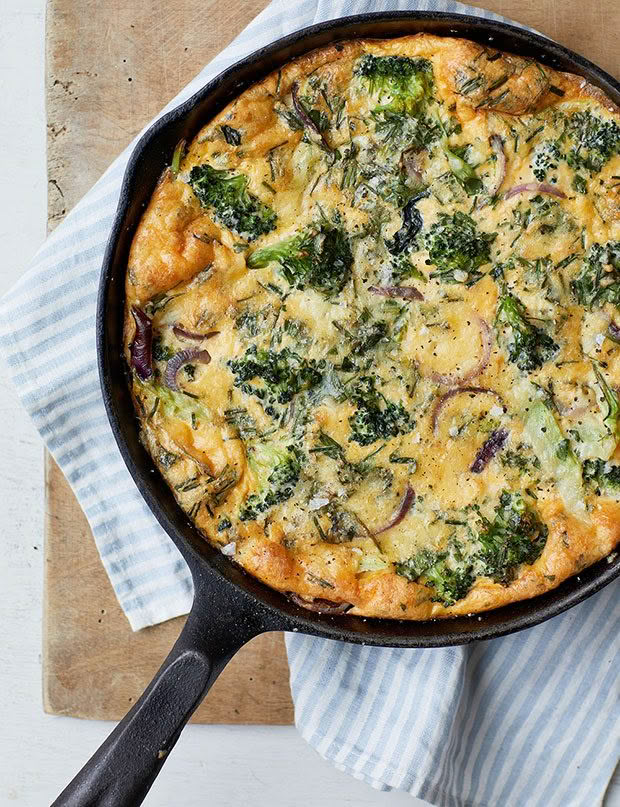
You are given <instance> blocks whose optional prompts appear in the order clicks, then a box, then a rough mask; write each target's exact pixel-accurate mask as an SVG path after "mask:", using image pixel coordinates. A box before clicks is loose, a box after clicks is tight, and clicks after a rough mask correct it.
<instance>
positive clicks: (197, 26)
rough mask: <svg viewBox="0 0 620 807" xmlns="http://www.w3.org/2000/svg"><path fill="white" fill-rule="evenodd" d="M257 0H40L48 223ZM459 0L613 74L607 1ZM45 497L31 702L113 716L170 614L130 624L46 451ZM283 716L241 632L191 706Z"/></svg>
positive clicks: (168, 630) (170, 632)
mask: <svg viewBox="0 0 620 807" xmlns="http://www.w3.org/2000/svg"><path fill="white" fill-rule="evenodd" d="M292 1H293V2H294V0H292ZM266 5H267V0H131V2H129V0H107V2H105V3H102V2H101V1H100V0H48V8H47V113H48V177H49V215H48V218H49V226H50V228H53V227H54V226H55V225H56V224H57V223H58V222H59V221H60V220H61V219H62V218H63V216H64V215H65V213H66V212H67V211H68V210H70V209H71V207H73V205H74V204H75V203H76V202H77V201H78V200H79V198H80V197H81V196H83V194H84V193H86V191H87V190H88V188H89V187H90V186H91V185H92V184H93V183H94V182H95V181H96V180H97V178H98V177H99V176H100V175H101V174H102V173H103V171H104V170H105V169H106V167H107V166H108V165H109V163H110V162H111V161H112V160H113V159H114V157H115V156H116V155H117V154H118V153H119V152H120V151H121V150H122V149H123V148H124V147H125V146H126V145H127V144H128V143H129V142H130V141H131V139H132V138H133V137H134V136H135V134H136V133H137V132H138V131H139V130H140V129H141V128H142V127H143V125H144V124H145V123H146V122H147V121H148V120H150V119H151V118H152V117H153V116H154V115H155V114H156V113H157V112H158V111H159V110H160V109H161V107H162V106H163V105H164V104H165V103H167V102H168V100H169V99H170V98H171V97H173V96H174V95H175V94H176V93H177V92H178V91H179V90H180V89H181V88H182V87H183V86H184V85H185V84H186V83H187V82H188V81H189V80H190V79H191V78H192V77H193V76H194V75H195V74H196V73H198V71H199V70H200V69H201V68H202V67H203V65H204V64H205V63H206V62H208V61H209V60H210V59H211V58H212V57H213V56H214V55H215V54H217V53H218V52H219V51H220V50H222V48H224V47H225V46H226V45H227V44H228V42H230V40H232V39H233V38H234V36H235V35H236V34H237V33H238V32H239V31H240V30H241V29H242V28H243V27H244V26H245V25H247V23H248V22H249V21H250V20H251V19H252V18H253V17H254V16H256V14H258V12H259V11H261V10H262V9H263V8H264V7H265V6H266ZM472 5H475V6H480V7H486V8H489V9H491V10H493V11H496V12H497V13H499V14H503V15H505V16H506V17H510V18H512V19H515V20H518V21H520V22H522V23H525V24H526V25H530V26H532V27H533V28H535V29H537V30H538V31H541V32H542V33H544V34H547V35H548V36H550V37H552V38H553V39H555V40H556V41H558V42H561V43H562V44H564V45H567V46H568V47H570V48H572V49H573V50H576V51H577V52H579V53H582V54H584V55H585V56H587V57H588V58H590V59H592V60H593V61H594V62H596V63H597V64H599V65H600V66H601V67H603V68H604V69H606V70H607V71H608V72H610V73H611V74H612V75H615V76H618V75H619V74H620V49H619V48H618V47H617V36H618V31H619V30H620V27H619V23H620V3H618V0H590V2H588V3H587V4H584V3H583V2H582V0H486V2H484V3H479V2H473V3H472ZM376 8H377V10H380V8H381V3H380V2H378V3H377V4H376ZM46 502H47V507H46V514H47V517H46V525H45V530H46V573H45V597H44V643H43V670H44V678H43V695H44V707H45V710H46V711H47V712H50V713H52V714H63V715H73V716H76V717H85V718H94V719H118V718H120V717H122V715H124V714H125V712H126V711H127V709H128V708H129V707H130V706H131V704H132V703H133V702H134V700H135V699H136V698H137V697H138V696H139V695H140V694H141V692H142V690H143V689H144V688H145V686H146V685H147V683H148V682H149V680H150V679H151V677H152V675H153V673H154V672H155V671H156V669H157V668H158V666H159V664H160V663H161V661H162V659H163V658H164V656H165V655H166V653H167V652H168V650H169V649H170V647H171V646H172V644H173V642H174V640H175V638H176V636H177V635H178V633H179V632H180V630H181V627H182V622H183V620H182V619H175V620H171V621H170V622H167V623H165V624H164V625H158V626H156V627H154V628H148V629H146V630H143V631H141V632H139V633H137V634H136V633H132V631H131V630H130V628H129V625H128V623H127V621H126V619H125V617H124V616H123V614H122V612H121V610H120V608H119V606H118V603H117V602H116V599H115V597H114V593H113V591H112V588H111V586H110V583H109V581H108V578H107V576H106V574H105V572H104V570H103V567H102V565H101V562H100V560H99V556H98V554H97V551H96V549H95V545H94V542H93V539H92V536H91V534H90V530H89V527H88V524H87V522H86V519H85V518H84V516H83V514H82V512H81V510H80V508H79V506H78V504H77V502H76V500H75V498H74V496H73V494H72V492H71V490H70V488H69V485H68V484H67V482H66V481H65V479H64V477H63V475H62V473H61V472H60V471H59V469H58V467H57V466H56V465H55V463H54V462H53V460H51V459H50V458H49V456H48V457H46ZM292 719H293V707H292V703H291V697H290V691H289V686H288V667H287V663H286V655H285V652H284V644H283V640H282V637H281V636H280V635H277V634H270V635H267V636H262V637H259V638H257V639H255V640H254V641H253V642H251V643H250V644H248V645H247V646H246V647H245V648H244V649H243V650H242V651H241V652H240V653H239V654H238V655H237V656H236V657H235V658H234V659H233V661H232V662H231V663H230V665H229V666H228V667H227V668H226V670H225V671H224V673H223V674H222V676H221V677H220V679H219V680H218V681H217V683H216V684H215V686H214V688H213V689H212V690H211V693H210V694H209V697H208V698H207V699H206V701H205V702H204V703H203V705H202V706H201V707H200V709H199V710H198V712H197V713H196V715H195V716H194V720H195V721H196V722H202V723H267V724H286V723H291V722H292Z"/></svg>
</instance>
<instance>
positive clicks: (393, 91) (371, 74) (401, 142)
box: [355, 53, 441, 153]
mask: <svg viewBox="0 0 620 807" xmlns="http://www.w3.org/2000/svg"><path fill="white" fill-rule="evenodd" d="M355 74H356V75H357V76H359V78H360V79H361V80H362V81H363V82H364V83H365V84H366V85H367V87H368V89H369V91H370V93H371V94H377V95H378V96H379V99H380V100H384V99H386V96H387V98H389V99H390V100H389V101H388V102H387V103H384V104H381V105H380V106H377V107H375V109H373V110H372V112H371V115H372V117H373V119H374V122H375V132H376V134H377V136H378V137H379V138H380V139H381V140H383V141H384V143H385V144H386V146H387V147H388V148H389V149H390V150H391V151H395V152H399V153H400V151H402V149H403V148H405V147H409V148H415V149H422V148H424V147H425V146H428V145H429V144H430V143H432V142H433V141H435V140H437V139H438V138H439V137H440V136H441V127H440V126H439V124H438V123H437V121H436V120H435V119H434V118H432V117H429V116H425V115H424V114H421V113H422V109H423V107H424V105H425V104H426V103H427V102H428V101H429V100H430V98H431V95H432V90H433V68H432V65H431V63H430V62H429V61H428V60H426V59H409V58H407V57H406V56H373V55H372V54H370V53H367V54H365V55H364V56H362V58H361V59H360V61H359V62H358V64H357V66H356V68H355Z"/></svg>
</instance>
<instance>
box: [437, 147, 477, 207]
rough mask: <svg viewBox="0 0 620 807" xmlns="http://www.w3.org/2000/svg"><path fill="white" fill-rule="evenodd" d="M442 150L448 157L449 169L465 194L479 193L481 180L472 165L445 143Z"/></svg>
mask: <svg viewBox="0 0 620 807" xmlns="http://www.w3.org/2000/svg"><path fill="white" fill-rule="evenodd" d="M443 150H444V153H445V155H446V157H447V159H448V165H449V166H450V171H451V172H452V174H453V175H454V176H455V177H456V179H457V181H458V182H459V183H460V184H461V185H462V186H463V188H464V189H465V192H466V193H467V195H468V196H476V195H477V194H478V193H480V192H481V191H482V190H483V184H482V180H481V179H480V177H479V176H478V174H477V173H476V172H475V170H474V169H473V167H472V166H471V165H470V164H469V163H468V162H467V161H466V160H464V159H463V158H462V157H460V156H459V155H458V154H456V153H455V152H454V151H452V150H451V149H449V148H448V146H447V145H444V146H443Z"/></svg>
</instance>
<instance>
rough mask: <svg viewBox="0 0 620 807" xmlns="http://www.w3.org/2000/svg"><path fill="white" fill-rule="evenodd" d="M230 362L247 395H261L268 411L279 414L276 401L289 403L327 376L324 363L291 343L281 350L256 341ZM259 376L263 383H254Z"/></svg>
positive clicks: (269, 413)
mask: <svg viewBox="0 0 620 807" xmlns="http://www.w3.org/2000/svg"><path fill="white" fill-rule="evenodd" d="M228 366H229V367H230V369H231V370H232V372H233V373H234V375H235V381H234V383H235V386H236V387H240V388H241V390H242V392H245V393H246V395H254V396H255V397H257V398H258V399H259V400H260V401H261V402H262V404H263V407H264V409H265V412H266V413H267V414H268V415H274V414H275V410H274V409H273V405H274V404H276V403H278V404H285V403H288V402H289V401H291V400H292V399H293V398H294V396H295V395H297V394H298V393H300V392H303V391H304V390H309V389H311V388H312V387H315V386H317V384H320V383H321V381H322V379H323V373H322V369H323V368H322V366H321V364H320V363H317V362H316V361H315V360H314V359H303V358H302V357H301V356H299V355H298V354H297V353H295V352H294V351H292V350H291V349H290V348H288V347H285V348H283V349H282V350H281V351H279V352H278V351H277V350H258V348H257V347H256V345H250V347H248V349H247V350H246V352H245V354H244V355H243V356H242V357H241V358H239V359H231V360H230V361H229V362H228ZM255 379H258V380H259V381H262V384H252V383H250V382H253V381H254V380H255Z"/></svg>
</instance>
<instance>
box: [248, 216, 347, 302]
mask: <svg viewBox="0 0 620 807" xmlns="http://www.w3.org/2000/svg"><path fill="white" fill-rule="evenodd" d="M272 261H274V262H276V263H278V264H279V265H280V271H281V272H282V274H283V275H284V277H285V278H286V280H287V281H288V282H289V283H290V284H291V286H294V287H295V288H298V289H303V288H305V287H306V286H311V287H312V288H313V289H317V290H318V291H322V292H323V293H324V294H327V295H330V296H331V295H334V294H338V293H339V292H341V291H342V289H343V288H344V287H345V286H346V284H347V283H348V282H349V279H350V277H351V268H352V266H353V253H352V252H351V245H350V243H349V239H348V237H347V234H346V233H345V232H344V230H343V229H342V228H341V227H339V226H338V225H336V224H334V225H332V224H328V223H326V222H323V223H322V224H321V225H320V226H317V227H310V228H308V229H305V230H302V231H301V232H299V233H297V234H296V235H294V236H293V237H292V238H286V239H285V240H284V241H280V242H278V243H277V244H272V245H271V246H268V247H263V248H262V249H257V250H256V251H255V252H253V253H252V254H251V255H250V257H249V258H248V262H247V263H248V267H249V268H250V269H259V268H261V267H263V266H267V264H269V263H271V262H272Z"/></svg>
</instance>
